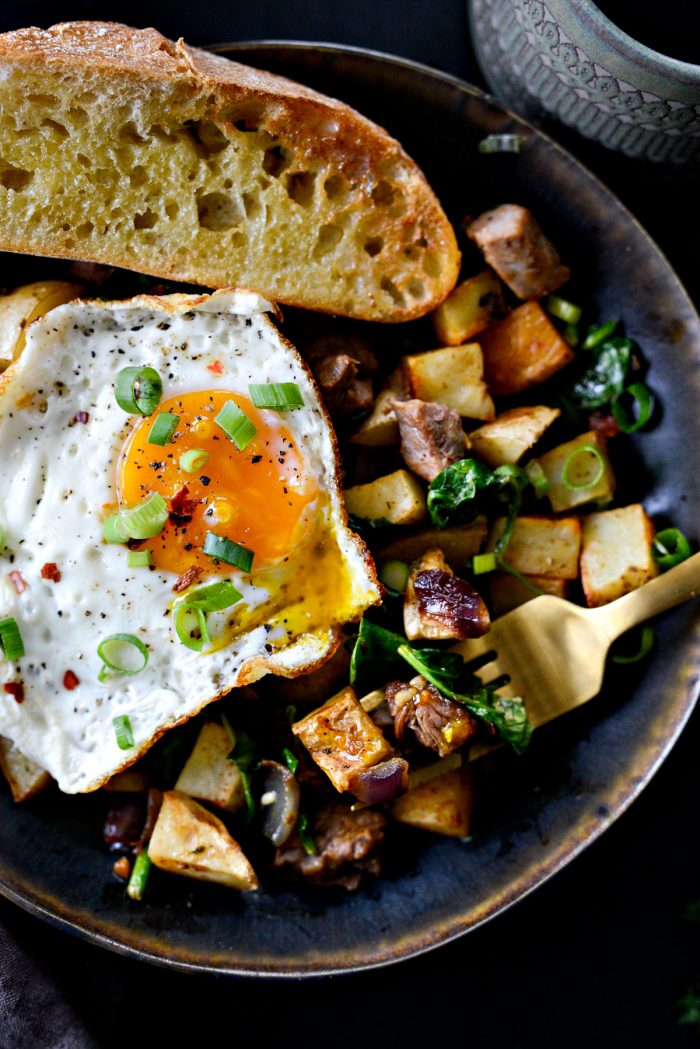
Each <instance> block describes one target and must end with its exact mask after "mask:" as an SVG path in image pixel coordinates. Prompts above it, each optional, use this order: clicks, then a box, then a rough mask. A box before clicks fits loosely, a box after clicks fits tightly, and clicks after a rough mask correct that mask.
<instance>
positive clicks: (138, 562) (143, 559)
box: [126, 550, 151, 568]
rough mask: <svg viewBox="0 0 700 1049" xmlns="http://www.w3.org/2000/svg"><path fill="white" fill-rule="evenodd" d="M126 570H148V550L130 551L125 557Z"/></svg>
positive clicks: (149, 553)
mask: <svg viewBox="0 0 700 1049" xmlns="http://www.w3.org/2000/svg"><path fill="white" fill-rule="evenodd" d="M126 564H127V568H149V567H150V565H151V551H150V550H130V551H129V553H128V554H127V555H126Z"/></svg>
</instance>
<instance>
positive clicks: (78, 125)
mask: <svg viewBox="0 0 700 1049" xmlns="http://www.w3.org/2000/svg"><path fill="white" fill-rule="evenodd" d="M0 249H5V250H8V251H21V252H30V253H33V254H39V255H53V256H59V257H67V258H78V259H90V260H93V261H96V262H103V263H108V264H111V265H117V266H123V267H126V268H129V269H132V270H139V271H142V272H144V273H150V274H153V275H155V276H158V277H164V278H170V279H173V280H178V281H191V282H194V283H198V284H202V285H205V286H207V287H213V288H218V287H225V286H228V285H239V286H245V287H252V288H256V289H258V290H260V291H261V292H264V293H265V294H266V295H268V296H270V297H272V298H274V299H277V300H278V301H280V302H283V303H288V304H292V305H297V306H304V307H307V308H309V309H316V310H324V311H328V312H332V313H340V314H345V315H348V316H354V317H359V318H362V319H366V320H381V321H401V320H408V319H410V318H412V317H417V316H421V315H422V314H424V313H427V312H428V311H429V310H431V309H433V308H434V307H435V306H436V305H437V304H438V303H439V302H440V301H441V300H442V299H444V298H445V296H446V295H447V294H448V292H449V291H450V290H451V288H452V286H453V285H454V283H455V280H456V278H457V271H458V266H459V252H458V250H457V246H456V241H455V236H454V232H453V230H452V228H451V226H450V224H449V223H448V221H447V219H446V217H445V215H444V213H443V211H442V209H441V208H440V205H439V203H438V201H437V199H436V198H435V196H434V194H433V193H432V191H431V189H430V188H429V186H428V184H427V182H426V181H425V178H424V177H423V175H422V173H421V171H420V170H419V168H418V167H417V166H416V164H415V163H414V162H413V161H412V160H411V159H410V158H409V157H408V156H407V155H406V154H405V153H404V152H403V150H402V149H401V146H400V145H399V144H398V143H397V142H396V141H395V140H394V139H392V138H390V137H389V135H388V134H387V133H386V132H385V131H384V130H382V129H381V128H379V127H378V126H377V125H375V124H372V123H371V122H370V121H369V120H367V119H365V118H364V117H362V116H360V115H359V114H358V113H356V112H355V111H354V110H352V109H350V108H349V107H348V106H346V105H344V104H343V103H342V102H338V101H336V100H334V99H331V98H326V97H325V96H323V95H320V94H318V93H316V92H314V91H312V90H310V89H309V88H306V87H302V86H300V85H298V84H294V83H292V82H291V81H288V80H285V79H283V78H281V77H278V76H273V75H272V74H269V73H262V72H259V71H257V70H254V69H250V68H248V67H246V66H243V65H239V64H238V63H235V62H230V61H229V60H228V59H225V58H222V57H221V56H217V55H213V54H209V53H207V52H205V51H200V50H196V49H194V48H191V47H188V46H187V45H186V44H185V43H184V42H183V41H179V42H178V43H177V44H175V43H173V42H172V41H170V40H166V39H165V38H164V37H163V36H161V35H160V33H158V32H156V30H155V29H143V30H137V29H130V28H128V27H126V26H121V25H117V24H114V23H96V22H72V23H66V24H63V25H57V26H53V27H52V28H51V29H48V30H42V29H23V30H18V31H16V32H12V33H6V34H4V35H0Z"/></svg>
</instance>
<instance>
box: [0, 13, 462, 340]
mask: <svg viewBox="0 0 700 1049" xmlns="http://www.w3.org/2000/svg"><path fill="white" fill-rule="evenodd" d="M10 69H11V70H13V71H14V72H19V73H20V74H21V73H26V74H27V75H29V74H33V75H34V76H35V77H36V76H37V75H40V74H41V73H43V74H45V75H46V76H51V75H54V74H55V75H61V76H63V75H66V76H73V78H76V77H77V78H80V79H84V81H85V83H86V86H87V85H89V86H90V87H91V88H92V89H93V90H95V85H96V84H97V85H98V86H99V85H102V86H103V88H104V89H105V90H106V89H107V88H109V90H110V91H112V92H114V91H116V92H119V91H120V90H122V91H123V92H124V94H125V96H126V98H127V99H129V98H134V97H135V98H146V97H148V96H149V95H150V96H151V98H152V95H153V93H154V92H158V91H159V92H160V93H161V94H162V95H163V97H164V99H165V104H166V106H167V108H168V110H169V115H171V116H174V117H175V118H176V119H177V120H179V121H180V122H182V123H183V124H184V123H186V122H187V121H191V120H193V119H202V118H205V119H206V120H208V121H211V122H213V123H214V124H215V125H216V126H217V127H218V128H220V129H222V130H223V131H225V132H226V133H232V134H235V131H236V126H237V125H236V117H237V114H238V113H239V112H243V111H244V110H245V111H246V112H250V111H251V110H252V111H254V110H255V108H256V106H257V107H259V108H260V110H261V111H263V110H264V126H265V132H266V134H268V135H269V136H271V138H272V139H273V140H276V139H277V138H278V137H279V138H280V140H288V139H290V138H291V139H293V143H294V163H295V165H296V168H298V169H299V170H302V171H303V170H305V169H307V168H308V169H314V170H320V171H322V172H323V177H324V178H327V177H328V175H329V174H330V173H331V172H332V173H333V175H337V176H339V177H341V178H342V179H344V180H345V181H346V182H347V184H350V185H352V186H353V187H355V188H356V198H357V199H356V200H354V203H353V209H354V213H355V217H357V215H358V214H360V212H361V210H362V209H364V210H365V213H366V214H370V213H371V214H372V215H373V216H374V213H375V212H376V224H377V228H378V230H379V231H380V233H381V234H382V237H381V238H380V239H381V242H382V248H381V251H382V258H380V259H378V260H375V259H369V260H368V259H367V257H366V256H365V255H364V253H363V249H362V247H361V246H360V245H359V244H358V246H357V250H356V254H357V260H356V262H357V266H358V272H359V267H360V266H361V265H364V266H365V267H371V274H372V280H373V281H374V284H375V285H376V286H373V285H372V280H364V279H363V280H362V282H361V285H362V286H361V290H360V291H359V293H358V294H357V296H356V300H355V301H354V302H350V301H348V299H349V296H348V294H347V293H344V294H343V296H341V297H340V299H341V301H336V298H337V297H334V295H333V294H332V292H331V291H329V289H328V288H322V287H319V286H318V283H317V285H316V286H315V287H314V277H313V275H311V276H310V277H309V276H308V275H307V278H306V280H305V279H304V275H303V273H301V272H297V273H296V274H294V273H292V272H291V270H292V269H293V266H290V279H289V280H288V281H287V285H288V286H285V281H284V279H281V281H280V284H281V286H280V287H270V286H269V283H270V282H269V279H268V280H266V279H265V275H264V274H261V275H260V276H261V279H260V280H255V275H254V274H252V278H253V279H251V274H246V275H245V277H243V275H242V274H241V273H240V272H238V271H237V269H236V260H235V258H233V259H232V262H231V263H230V270H229V271H227V272H222V271H221V269H220V268H218V269H217V267H216V266H215V265H214V264H213V263H212V264H210V266H211V268H210V269H207V268H206V267H204V268H202V267H201V266H199V267H198V266H196V265H194V264H192V263H189V264H188V263H185V262H183V260H182V257H181V256H182V252H180V253H179V255H178V254H176V253H175V251H174V250H172V251H171V252H170V253H169V252H168V250H167V246H166V248H165V250H164V252H163V253H161V256H160V257H159V259H157V260H155V261H154V264H153V265H152V266H149V268H148V269H144V268H143V266H142V265H139V264H138V261H137V263H136V264H135V261H134V256H133V253H129V252H127V251H125V250H119V248H118V247H116V248H115V246H114V245H111V246H110V248H109V251H107V252H106V253H105V252H102V251H100V250H99V246H98V249H97V250H95V248H94V245H90V244H88V245H87V247H88V250H87V251H86V250H82V251H80V250H73V249H72V248H66V246H65V244H64V243H63V241H65V238H63V241H62V238H61V236H60V235H57V236H53V237H49V238H48V240H47V238H46V237H42V236H36V237H35V236H32V235H27V234H26V233H25V234H24V235H23V233H22V232H21V231H20V230H17V229H15V230H12V231H11V235H8V232H7V228H5V231H4V232H3V230H2V223H1V222H0V249H3V250H9V251H21V252H27V253H33V254H47V255H54V256H57V257H66V258H86V259H90V260H94V261H96V262H103V263H107V264H111V265H117V266H121V267H124V268H127V269H137V270H138V269H143V271H144V272H149V273H151V274H152V275H154V276H157V277H161V278H165V279H171V280H179V281H194V282H196V283H199V284H202V285H204V286H206V287H213V288H217V287H225V286H229V285H231V284H239V285H240V284H242V283H243V284H245V285H246V286H250V287H256V288H258V289H259V290H260V291H261V292H262V293H263V294H265V295H268V296H270V297H272V298H275V299H278V300H279V301H281V302H284V303H286V304H289V305H294V306H301V307H305V308H309V309H316V310H322V311H325V312H334V313H341V314H346V315H349V316H354V317H357V318H360V319H367V320H383V321H401V320H408V319H412V318H414V317H418V316H422V315H424V314H425V313H427V312H429V311H430V310H432V309H434V308H435V307H436V306H437V305H438V304H439V302H441V301H442V300H443V299H444V298H445V297H446V295H447V294H448V293H449V291H450V290H451V288H452V287H453V286H454V284H455V282H456V279H457V275H458V271H459V261H460V256H459V251H458V249H457V244H456V239H455V235H454V231H453V229H452V227H451V225H450V224H449V222H448V220H447V218H446V216H445V214H444V212H443V211H442V208H441V207H440V204H439V202H438V200H437V198H436V197H435V195H434V193H433V192H432V190H431V189H430V187H429V186H428V183H427V181H426V180H425V177H424V176H423V174H422V172H421V171H420V169H419V168H418V166H417V165H416V164H415V163H414V162H413V161H412V160H411V159H410V158H409V157H408V156H407V155H406V153H405V152H404V150H403V149H402V147H401V146H400V145H399V143H398V142H396V140H395V139H393V138H392V137H391V136H390V135H388V134H387V132H386V131H385V130H383V129H382V128H380V127H379V126H378V125H376V124H374V123H372V122H371V121H370V120H368V119H367V118H365V117H363V116H361V115H360V114H359V113H357V112H356V111H355V110H353V109H351V108H350V107H349V106H347V105H346V104H345V103H343V102H340V101H338V100H337V99H333V98H329V97H327V96H324V95H321V94H319V93H318V92H316V91H313V90H312V89H310V88H307V87H304V86H302V85H300V84H296V83H294V82H292V81H290V80H287V79H286V78H284V77H280V76H277V75H275V74H272V73H266V72H261V71H259V70H256V69H252V68H250V67H247V66H244V65H241V64H240V63H237V62H232V61H230V60H229V59H226V58H223V57H222V56H219V55H215V54H210V53H208V52H205V51H202V50H199V49H198V48H192V47H189V46H188V45H187V44H185V43H184V41H183V40H179V41H178V42H177V43H174V42H173V41H170V40H167V39H166V38H165V37H164V36H162V35H161V34H160V33H159V32H158V31H157V30H155V29H142V30H137V29H131V28H129V27H127V26H122V25H119V24H117V23H111V22H69V23H62V24H59V25H55V26H52V27H51V28H50V29H47V30H42V29H37V28H30V29H21V30H16V31H14V32H10V33H6V34H4V35H0V101H1V100H2V80H3V77H2V73H3V71H7V70H10ZM4 160H5V162H8V160H9V162H10V163H12V158H11V157H9V158H8V157H5V158H4ZM0 174H1V172H0ZM150 174H151V175H152V176H153V177H155V176H154V175H153V173H152V172H151V173H150ZM383 180H388V181H389V182H391V183H392V185H394V184H396V185H399V186H400V190H399V192H400V193H401V195H402V206H403V211H402V212H401V214H400V215H390V214H389V212H390V211H391V209H389V208H385V209H384V213H383V215H382V213H381V208H379V207H378V206H377V201H376V200H375V199H374V198H373V192H374V193H375V195H376V187H377V186H381V185H382V184H383ZM52 207H55V208H56V209H57V211H56V215H57V221H58V222H60V205H59V204H58V203H57V202H56V201H52ZM289 207H290V208H291V209H292V210H293V209H294V204H293V203H292V202H290V204H289ZM1 210H2V192H0V212H1ZM373 221H374V218H373ZM411 238H414V239H413V241H411V243H412V244H416V243H417V244H419V245H420V248H419V249H418V250H417V251H416V249H415V248H414V249H413V250H414V254H415V256H416V259H415V261H414V262H411V261H410V250H407V248H408V244H409V241H410V239H411ZM416 238H417V239H416ZM78 247H80V245H79V246H78ZM365 251H367V247H366V246H365ZM368 254H369V252H368ZM427 256H430V262H428V263H427V264H426V262H425V259H426V257H427ZM398 259H401V264H402V266H403V270H402V271H401V276H400V277H396V276H392V277H391V278H390V277H389V274H390V273H392V267H394V268H395V267H396V264H397V260H398ZM293 261H294V265H295V266H297V267H299V261H298V260H293ZM387 267H388V268H387ZM431 271H432V272H431ZM368 272H370V270H368ZM281 277H282V278H284V274H282V275H281ZM412 288H413V289H416V288H418V289H419V291H418V292H417V293H416V294H413V293H412V291H411V289H412Z"/></svg>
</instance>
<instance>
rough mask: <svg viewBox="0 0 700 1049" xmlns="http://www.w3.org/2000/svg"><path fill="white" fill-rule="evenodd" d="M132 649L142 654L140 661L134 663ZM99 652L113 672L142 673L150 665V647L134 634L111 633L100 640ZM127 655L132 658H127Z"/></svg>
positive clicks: (106, 665)
mask: <svg viewBox="0 0 700 1049" xmlns="http://www.w3.org/2000/svg"><path fill="white" fill-rule="evenodd" d="M125 646H126V647H125ZM131 649H135V650H136V651H137V652H138V653H139V654H140V655H141V657H142V661H141V662H140V663H137V664H134V662H133V660H134V653H133V652H132V651H131ZM97 654H98V656H99V657H100V659H101V660H102V662H103V663H104V666H105V667H106V668H107V670H111V671H112V673H113V674H140V673H141V671H142V670H145V669H146V667H147V666H148V649H147V648H146V646H145V645H144V643H143V641H141V640H140V638H138V637H135V636H134V634H110V636H109V637H106V638H104V640H102V641H100V643H99V645H98V646H97ZM127 656H128V657H130V658H126V659H125V657H127ZM103 669H104V668H103ZM101 680H103V679H101Z"/></svg>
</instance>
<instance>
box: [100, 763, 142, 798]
mask: <svg viewBox="0 0 700 1049" xmlns="http://www.w3.org/2000/svg"><path fill="white" fill-rule="evenodd" d="M149 786H150V781H149V779H148V776H147V775H146V773H145V772H140V771H139V770H138V769H134V768H131V769H124V771H123V772H115V774H114V775H113V776H112V777H111V778H110V779H108V780H107V782H106V783H105V784H104V785H103V787H102V789H103V790H109V791H115V792H117V793H121V794H145V793H146V791H147V790H148V788H149Z"/></svg>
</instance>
